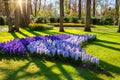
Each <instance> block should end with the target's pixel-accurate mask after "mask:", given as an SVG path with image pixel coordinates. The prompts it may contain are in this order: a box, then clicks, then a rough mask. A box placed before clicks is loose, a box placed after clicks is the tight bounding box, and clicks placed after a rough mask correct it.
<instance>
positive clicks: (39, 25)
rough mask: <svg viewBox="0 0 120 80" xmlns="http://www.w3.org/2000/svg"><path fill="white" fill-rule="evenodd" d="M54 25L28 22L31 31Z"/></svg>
mask: <svg viewBox="0 0 120 80" xmlns="http://www.w3.org/2000/svg"><path fill="white" fill-rule="evenodd" d="M53 27H54V26H52V25H47V24H29V29H30V30H31V31H40V30H52V29H53Z"/></svg>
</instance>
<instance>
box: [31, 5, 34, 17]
mask: <svg viewBox="0 0 120 80" xmlns="http://www.w3.org/2000/svg"><path fill="white" fill-rule="evenodd" d="M30 9H31V14H32V15H34V14H33V8H32V3H31V4H30Z"/></svg>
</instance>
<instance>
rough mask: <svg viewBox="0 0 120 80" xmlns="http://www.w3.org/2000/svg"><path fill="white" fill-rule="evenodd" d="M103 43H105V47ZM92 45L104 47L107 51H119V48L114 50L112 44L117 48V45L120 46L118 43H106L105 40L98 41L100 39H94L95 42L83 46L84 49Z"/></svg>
mask: <svg viewBox="0 0 120 80" xmlns="http://www.w3.org/2000/svg"><path fill="white" fill-rule="evenodd" d="M105 43H107V45H106V44H105ZM93 44H94V45H97V46H101V47H104V48H108V49H111V50H115V51H120V48H116V47H113V46H112V44H114V45H117V46H118V45H120V43H117V42H112V41H107V40H100V39H96V41H93V42H90V43H89V44H87V45H85V46H84V47H87V46H89V45H93Z"/></svg>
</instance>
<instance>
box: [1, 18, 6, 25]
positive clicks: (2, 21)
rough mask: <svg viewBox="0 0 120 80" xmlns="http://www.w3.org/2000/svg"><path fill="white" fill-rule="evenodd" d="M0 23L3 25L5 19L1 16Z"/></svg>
mask: <svg viewBox="0 0 120 80" xmlns="http://www.w3.org/2000/svg"><path fill="white" fill-rule="evenodd" d="M0 25H5V20H4V18H3V17H2V16H0Z"/></svg>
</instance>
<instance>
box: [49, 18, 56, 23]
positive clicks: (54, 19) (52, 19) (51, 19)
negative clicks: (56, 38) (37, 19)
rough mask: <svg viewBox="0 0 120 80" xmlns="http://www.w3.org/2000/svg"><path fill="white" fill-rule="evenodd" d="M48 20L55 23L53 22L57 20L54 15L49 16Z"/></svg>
mask: <svg viewBox="0 0 120 80" xmlns="http://www.w3.org/2000/svg"><path fill="white" fill-rule="evenodd" d="M49 20H50V22H51V23H55V22H57V20H56V18H55V17H50V19H49Z"/></svg>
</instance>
